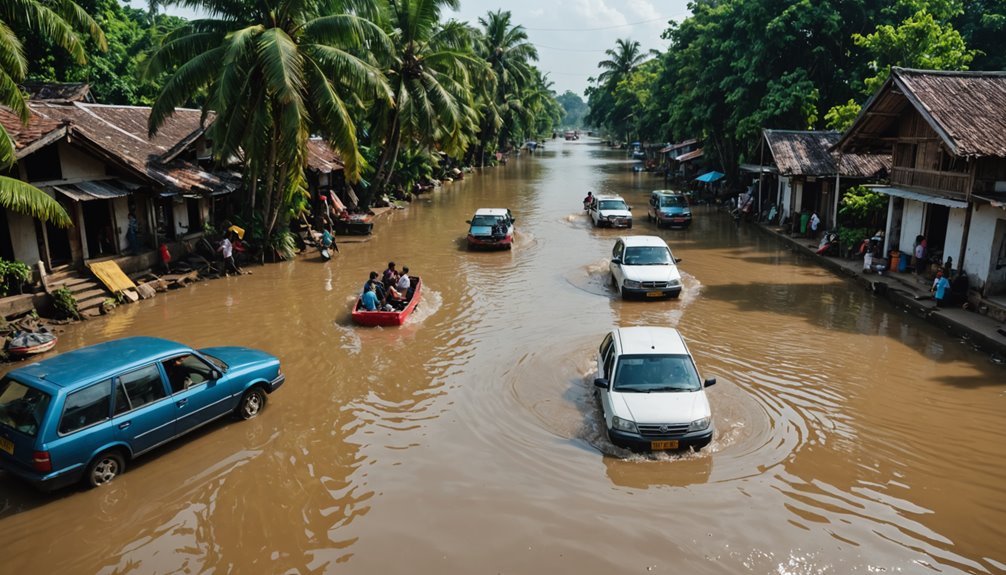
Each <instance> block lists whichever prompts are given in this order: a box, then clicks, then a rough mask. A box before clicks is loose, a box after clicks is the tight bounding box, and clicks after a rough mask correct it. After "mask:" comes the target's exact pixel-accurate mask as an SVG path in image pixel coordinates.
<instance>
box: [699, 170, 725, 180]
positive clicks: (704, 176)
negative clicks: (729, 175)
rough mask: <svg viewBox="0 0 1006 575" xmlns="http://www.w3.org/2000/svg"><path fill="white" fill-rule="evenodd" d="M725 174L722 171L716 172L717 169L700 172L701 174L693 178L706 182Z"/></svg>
mask: <svg viewBox="0 0 1006 575" xmlns="http://www.w3.org/2000/svg"><path fill="white" fill-rule="evenodd" d="M725 175H726V174H724V173H722V172H717V171H715V170H713V171H712V172H706V173H704V174H702V175H701V176H699V177H697V178H695V179H696V180H698V181H700V182H707V183H708V182H715V181H716V180H718V179H720V178H722V177H723V176H725Z"/></svg>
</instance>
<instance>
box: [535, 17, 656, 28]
mask: <svg viewBox="0 0 1006 575" xmlns="http://www.w3.org/2000/svg"><path fill="white" fill-rule="evenodd" d="M668 20H671V18H669V17H667V18H665V17H661V18H652V19H650V20H641V21H639V22H629V23H628V24H615V25H613V26H601V27H600V28H528V27H526V26H525V27H524V29H525V30H527V31H534V32H597V31H600V30H612V29H614V28H626V27H628V26H638V25H639V24H649V23H651V22H661V21H663V22H666V21H668Z"/></svg>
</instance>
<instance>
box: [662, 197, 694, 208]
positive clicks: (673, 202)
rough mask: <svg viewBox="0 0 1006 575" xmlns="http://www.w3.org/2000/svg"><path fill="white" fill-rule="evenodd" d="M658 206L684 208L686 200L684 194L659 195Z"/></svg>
mask: <svg viewBox="0 0 1006 575" xmlns="http://www.w3.org/2000/svg"><path fill="white" fill-rule="evenodd" d="M660 207H662V208H686V207H688V201H687V200H685V197H684V196H661V197H660Z"/></svg>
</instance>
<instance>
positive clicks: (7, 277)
mask: <svg viewBox="0 0 1006 575" xmlns="http://www.w3.org/2000/svg"><path fill="white" fill-rule="evenodd" d="M29 281H31V267H29V266H28V264H25V263H22V262H19V261H8V260H5V259H3V258H0V297H6V296H8V295H10V294H12V293H14V292H15V291H17V292H18V293H21V287H22V286H23V285H24V284H26V283H28V282H29Z"/></svg>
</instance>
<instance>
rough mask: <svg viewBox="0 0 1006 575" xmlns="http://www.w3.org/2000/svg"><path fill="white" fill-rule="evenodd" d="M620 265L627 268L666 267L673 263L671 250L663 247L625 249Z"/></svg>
mask: <svg viewBox="0 0 1006 575" xmlns="http://www.w3.org/2000/svg"><path fill="white" fill-rule="evenodd" d="M622 263H623V264H625V265H627V266H666V265H670V264H673V263H674V258H673V257H672V256H671V250H669V249H667V248H665V247H663V246H639V247H634V248H625V257H623V258H622Z"/></svg>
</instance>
